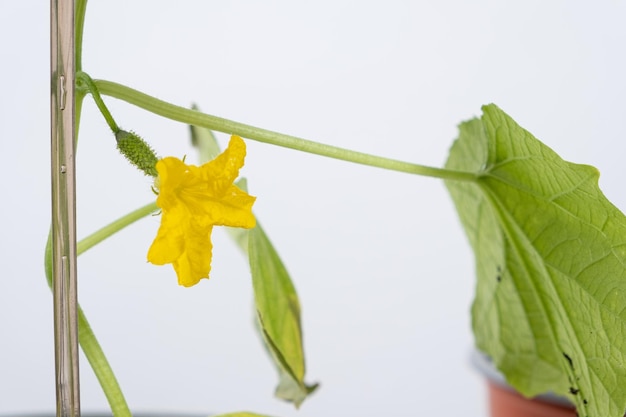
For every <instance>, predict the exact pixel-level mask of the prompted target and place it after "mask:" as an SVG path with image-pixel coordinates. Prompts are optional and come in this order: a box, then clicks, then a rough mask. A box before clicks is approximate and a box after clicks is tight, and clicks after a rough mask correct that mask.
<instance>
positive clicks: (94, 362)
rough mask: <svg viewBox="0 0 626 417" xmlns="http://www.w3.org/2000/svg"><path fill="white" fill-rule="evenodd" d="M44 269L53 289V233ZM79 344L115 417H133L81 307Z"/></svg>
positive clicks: (79, 314) (50, 235)
mask: <svg viewBox="0 0 626 417" xmlns="http://www.w3.org/2000/svg"><path fill="white" fill-rule="evenodd" d="M44 267H45V272H46V280H47V281H48V286H49V287H50V289H52V233H49V234H48V241H47V242H46V252H45V261H44ZM78 343H80V347H81V348H82V350H83V353H84V354H85V357H86V358H87V361H88V362H89V365H91V369H93V372H94V373H95V374H96V378H98V381H99V382H100V386H101V387H102V390H103V391H104V395H105V396H106V398H107V401H108V402H109V405H110V407H111V411H112V412H113V416H114V417H132V414H131V412H130V409H129V408H128V405H127V404H126V400H125V399H124V394H122V390H121V389H120V386H119V384H118V382H117V380H116V379H115V374H114V373H113V369H111V365H110V364H109V362H108V361H107V359H106V356H105V355H104V352H103V351H102V347H101V346H100V344H99V343H98V339H96V336H95V334H94V333H93V331H92V330H91V326H90V325H89V322H88V321H87V317H86V316H85V313H84V312H83V310H82V308H81V307H80V305H79V306H78Z"/></svg>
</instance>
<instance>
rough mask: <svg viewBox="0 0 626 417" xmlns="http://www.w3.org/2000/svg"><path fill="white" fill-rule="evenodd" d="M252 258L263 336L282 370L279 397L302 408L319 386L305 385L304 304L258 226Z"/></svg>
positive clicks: (252, 241)
mask: <svg viewBox="0 0 626 417" xmlns="http://www.w3.org/2000/svg"><path fill="white" fill-rule="evenodd" d="M248 254H249V259H250V269H251V272H252V282H253V286H254V299H255V303H256V308H257V316H258V319H259V324H260V327H261V334H262V335H263V339H264V341H265V344H266V347H267V348H268V350H269V352H270V354H271V356H272V357H273V359H274V362H275V364H276V366H277V368H278V372H279V376H280V383H279V385H278V387H277V388H276V393H275V394H276V396H277V397H279V398H281V399H283V400H286V401H290V402H293V403H294V404H295V405H296V407H299V406H300V404H302V402H303V401H304V399H305V398H306V397H307V395H309V394H310V393H312V392H313V391H314V390H315V389H316V388H317V384H315V385H312V386H309V385H306V384H305V383H304V374H305V366H304V351H303V345H302V327H301V324H300V302H299V301H298V295H297V294H296V290H295V288H294V286H293V284H292V282H291V278H290V277H289V274H288V273H287V270H286V269H285V266H284V265H283V263H282V261H281V260H280V257H279V256H278V254H277V253H276V250H275V249H274V247H273V246H272V244H271V242H270V241H269V239H268V238H267V235H266V234H265V232H264V231H263V229H262V228H261V225H260V224H258V222H257V225H256V227H255V228H254V229H252V230H250V231H249V234H248Z"/></svg>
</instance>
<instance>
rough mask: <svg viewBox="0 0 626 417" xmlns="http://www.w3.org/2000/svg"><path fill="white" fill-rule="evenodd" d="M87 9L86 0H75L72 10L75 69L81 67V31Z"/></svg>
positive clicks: (79, 69) (77, 69)
mask: <svg viewBox="0 0 626 417" xmlns="http://www.w3.org/2000/svg"><path fill="white" fill-rule="evenodd" d="M86 11H87V0H76V3H75V10H74V44H75V58H74V59H75V62H74V65H75V66H76V71H77V72H78V71H82V69H83V32H84V29H85V12H86Z"/></svg>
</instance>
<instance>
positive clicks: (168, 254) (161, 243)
mask: <svg viewBox="0 0 626 417" xmlns="http://www.w3.org/2000/svg"><path fill="white" fill-rule="evenodd" d="M161 216H162V217H161V226H160V227H159V231H158V232H157V235H156V237H155V238H154V241H153V242H152V245H151V246H150V249H149V250H148V262H150V263H152V264H155V265H164V264H168V263H172V262H174V261H175V260H176V259H177V258H178V257H179V256H180V255H181V254H182V253H183V250H184V248H185V236H184V233H183V232H184V229H185V228H184V226H183V223H184V222H185V219H184V218H181V212H180V210H178V211H176V210H173V211H168V212H163V213H162V215H161Z"/></svg>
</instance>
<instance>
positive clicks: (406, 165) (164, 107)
mask: <svg viewBox="0 0 626 417" xmlns="http://www.w3.org/2000/svg"><path fill="white" fill-rule="evenodd" d="M94 83H95V84H96V86H97V88H98V89H99V90H100V93H101V94H104V95H108V96H111V97H115V98H117V99H120V100H124V101H126V102H127V103H130V104H133V105H135V106H138V107H141V108H143V109H145V110H148V111H150V112H152V113H155V114H158V115H160V116H163V117H166V118H168V119H171V120H176V121H178V122H182V123H186V124H189V125H193V126H200V127H205V128H208V129H211V130H216V131H218V132H224V133H228V134H235V135H239V136H242V137H245V138H248V139H252V140H256V141H258V142H264V143H268V144H272V145H277V146H282V147H285V148H290V149H295V150H298V151H302V152H308V153H312V154H316V155H321V156H326V157H329V158H334V159H340V160H344V161H349V162H354V163H357V164H362V165H369V166H374V167H378V168H384V169H389V170H392V171H399V172H406V173H409V174H415V175H421V176H427V177H435V178H442V179H446V180H457V181H475V180H476V174H474V173H471V172H460V171H453V170H448V169H443V168H433V167H428V166H424V165H418V164H413V163H410V162H404V161H398V160H394V159H389V158H383V157H380V156H376V155H370V154H366V153H362V152H356V151H352V150H348V149H343V148H338V147H336V146H331V145H325V144H322V143H318V142H313V141H310V140H306V139H302V138H298V137H296V136H291V135H285V134H283V133H278V132H273V131H271V130H266V129H262V128H259V127H254V126H250V125H246V124H243V123H239V122H235V121H232V120H228V119H224V118H221V117H217V116H212V115H209V114H205V113H201V112H199V111H197V110H193V109H188V108H185V107H180V106H176V105H174V104H170V103H167V102H165V101H162V100H159V99H157V98H155V97H152V96H149V95H147V94H144V93H142V92H140V91H137V90H135V89H133V88H130V87H126V86H124V85H121V84H118V83H114V82H111V81H105V80H94Z"/></svg>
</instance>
